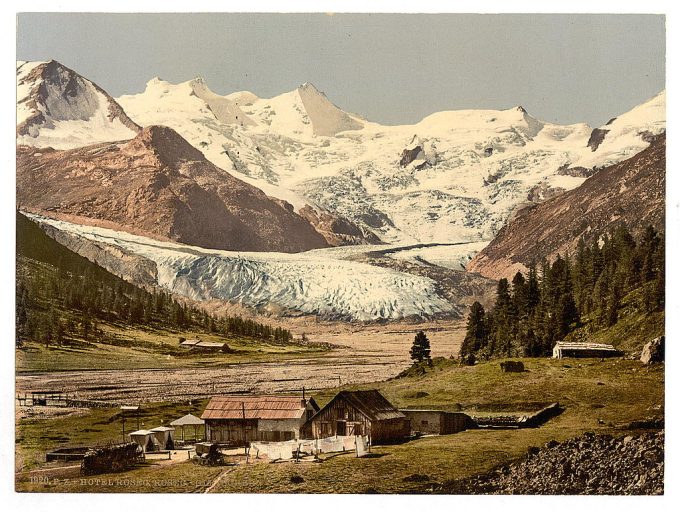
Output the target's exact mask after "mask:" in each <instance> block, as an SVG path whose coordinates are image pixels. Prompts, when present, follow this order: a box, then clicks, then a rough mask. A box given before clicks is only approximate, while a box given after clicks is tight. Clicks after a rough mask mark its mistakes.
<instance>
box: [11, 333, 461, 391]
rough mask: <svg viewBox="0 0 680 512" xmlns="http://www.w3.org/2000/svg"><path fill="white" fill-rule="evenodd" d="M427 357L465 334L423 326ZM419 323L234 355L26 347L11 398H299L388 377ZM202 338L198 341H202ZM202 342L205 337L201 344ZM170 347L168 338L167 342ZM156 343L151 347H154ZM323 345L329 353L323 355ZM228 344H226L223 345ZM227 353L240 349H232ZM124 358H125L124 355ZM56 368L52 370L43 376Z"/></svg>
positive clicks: (454, 347)
mask: <svg viewBox="0 0 680 512" xmlns="http://www.w3.org/2000/svg"><path fill="white" fill-rule="evenodd" d="M428 325H429V329H426V331H427V335H428V337H429V338H430V342H431V344H432V355H433V356H435V357H437V356H442V357H449V356H451V355H453V354H457V353H458V350H459V348H460V343H461V342H462V339H463V337H464V336H465V325H464V324H463V323H462V322H460V321H457V322H441V323H437V324H428ZM421 328H423V326H421V325H419V324H408V323H401V324H389V325H365V326H358V325H354V326H352V325H348V324H341V323H338V324H316V325H314V324H308V325H306V326H305V329H306V331H307V334H306V336H307V337H308V339H309V342H310V344H309V345H308V346H307V347H305V346H300V345H289V346H286V345H277V346H259V345H257V346H253V347H243V351H242V352H241V353H237V354H219V355H213V356H197V357H194V358H188V357H172V356H165V357H161V356H158V355H157V354H153V353H146V352H145V353H142V354H141V355H140V354H139V353H138V352H137V351H132V350H130V349H128V350H127V352H124V353H123V352H121V350H123V349H121V348H119V347H110V346H107V347H104V349H105V351H104V352H103V353H102V352H100V351H97V350H94V351H90V353H89V354H74V353H72V351H71V350H70V349H64V350H60V349H58V348H53V349H45V348H44V347H33V350H34V352H29V353H26V351H25V350H22V351H17V369H18V373H17V377H16V388H17V393H18V394H23V393H28V392H30V391H37V390H44V389H54V388H55V387H56V388H57V389H58V390H61V391H64V392H65V393H68V394H71V395H72V394H76V395H77V396H78V398H80V399H89V400H110V401H121V400H128V401H133V402H135V403H137V402H149V401H156V400H161V399H162V400H182V399H185V398H186V397H197V396H198V397H200V396H209V395H211V394H212V393H226V392H259V393H282V392H299V391H300V390H301V389H302V386H305V387H306V389H308V390H315V389H323V388H329V387H335V386H337V385H338V384H340V385H347V384H357V383H365V382H375V381H381V380H385V379H388V378H390V377H392V376H394V375H396V374H398V373H399V372H400V371H402V370H403V369H404V368H406V367H408V366H409V364H410V359H409V349H410V347H411V344H412V342H413V338H414V336H415V334H416V332H417V331H418V330H420V329H421ZM202 338H203V336H202ZM206 339H209V338H206ZM166 342H168V343H169V342H173V343H174V342H175V338H174V337H173V338H172V341H166ZM157 343H158V341H157ZM328 344H330V345H331V346H332V348H330V349H323V347H327V346H328ZM230 346H231V342H230ZM234 348H242V347H240V346H239V345H235V346H234ZM125 356H128V357H125ZM45 368H58V369H59V370H60V371H44V369H45Z"/></svg>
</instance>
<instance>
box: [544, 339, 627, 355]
mask: <svg viewBox="0 0 680 512" xmlns="http://www.w3.org/2000/svg"><path fill="white" fill-rule="evenodd" d="M620 355H621V352H620V351H618V350H616V349H615V348H614V346H613V345H609V344H606V343H588V342H575V341H558V342H557V343H555V346H554V347H553V359H562V358H563V357H615V356H620Z"/></svg>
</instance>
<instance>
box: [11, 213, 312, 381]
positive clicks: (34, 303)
mask: <svg viewBox="0 0 680 512" xmlns="http://www.w3.org/2000/svg"><path fill="white" fill-rule="evenodd" d="M16 250H17V260H16V272H17V281H16V301H17V311H16V359H17V370H18V371H48V370H69V369H89V368H100V369H118V368H155V367H173V366H188V365H193V364H208V363H220V362H222V363H226V362H238V361H244V360H258V359H271V358H278V357H280V356H281V355H286V356H295V355H296V354H301V353H309V352H317V351H321V350H325V347H324V346H321V345H313V344H299V343H294V342H293V341H292V335H291V333H290V332H289V331H287V330H285V329H281V328H278V327H277V328H272V327H270V326H268V325H265V324H261V323H258V322H254V321H252V320H244V319H241V318H239V317H217V316H213V315H210V314H208V313H206V312H205V311H203V310H201V309H198V308H193V307H189V306H187V305H186V304H182V303H180V302H178V301H177V300H175V299H174V298H172V297H171V296H170V295H168V294H166V293H164V292H162V291H157V290H154V291H151V292H150V291H148V290H144V289H142V288H139V287H137V286H134V285H132V284H130V283H128V282H126V281H124V280H123V279H120V278H119V277H117V276H115V275H113V274H111V273H109V272H108V271H106V270H105V269H103V268H101V267H99V266H98V265H96V264H94V263H92V262H90V261H89V260H87V259H86V258H83V257H82V256H80V255H78V254H76V253H74V252H72V251H70V250H69V249H67V248H66V247H64V246H62V245H60V244H59V243H57V242H56V241H55V240H53V239H52V238H50V237H49V236H47V235H46V234H45V233H44V232H43V231H42V230H41V229H40V228H39V227H38V226H37V225H36V224H35V223H33V222H32V221H30V220H28V219H27V218H26V217H24V216H23V215H21V214H17V247H16ZM195 337H200V338H201V339H202V340H205V341H217V342H226V343H227V344H228V346H229V348H230V350H229V352H227V353H218V354H200V353H195V352H189V351H186V350H185V349H182V348H180V347H179V341H180V338H185V339H190V338H195Z"/></svg>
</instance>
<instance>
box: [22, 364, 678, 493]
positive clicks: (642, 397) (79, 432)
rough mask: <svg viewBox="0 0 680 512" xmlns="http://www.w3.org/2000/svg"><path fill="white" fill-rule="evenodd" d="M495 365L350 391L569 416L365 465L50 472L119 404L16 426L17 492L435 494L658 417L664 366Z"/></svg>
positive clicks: (170, 410) (161, 411)
mask: <svg viewBox="0 0 680 512" xmlns="http://www.w3.org/2000/svg"><path fill="white" fill-rule="evenodd" d="M499 362H500V361H493V362H489V363H484V364H480V365H477V366H474V367H458V366H457V365H456V364H455V363H454V362H453V361H450V360H446V359H440V360H437V361H436V363H435V365H434V366H433V367H432V368H428V369H427V370H426V371H425V372H424V373H422V372H410V374H409V376H407V377H403V378H398V379H390V380H387V381H382V382H373V383H368V384H364V385H357V386H349V387H351V388H378V389H379V390H380V391H381V392H382V393H383V394H384V395H385V396H386V397H387V398H388V399H389V400H390V401H391V402H392V403H394V404H395V405H397V406H400V407H404V406H412V407H430V406H434V407H437V406H438V407H444V408H456V409H458V408H460V409H462V410H463V411H465V412H468V413H469V414H472V415H475V414H477V415H480V414H482V415H483V414H485V413H493V412H497V411H506V412H512V411H526V410H528V409H531V408H534V407H535V406H536V404H539V403H546V402H552V401H559V402H560V404H561V405H562V407H564V412H563V413H562V414H560V415H559V416H557V417H555V418H553V419H551V420H550V421H548V422H547V423H545V424H544V425H542V426H540V427H538V428H533V429H514V430H495V429H492V430H488V429H479V430H468V431H464V432H460V433H457V434H452V435H446V436H432V437H424V438H420V439H416V440H412V441H409V442H406V443H403V444H399V445H392V446H378V447H374V448H373V450H372V453H373V455H372V457H368V458H362V459H357V458H355V457H353V456H352V455H351V454H345V455H339V456H334V457H329V458H327V459H325V460H324V461H323V462H321V463H298V464H296V463H294V462H285V463H275V464H271V463H265V462H262V461H256V463H251V464H241V465H238V466H228V467H222V468H215V467H207V466H197V465H195V464H193V463H191V462H189V461H186V462H181V461H179V462H178V463H174V464H169V463H167V462H161V461H147V462H146V463H145V464H144V465H143V466H140V467H138V468H136V469H133V470H130V471H127V472H124V473H118V474H107V475H99V476H98V477H93V478H85V479H84V478H80V477H79V475H78V470H77V467H76V468H72V467H71V468H69V467H66V468H52V469H50V466H49V465H46V464H45V463H44V462H41V460H44V458H43V457H44V453H45V451H46V450H49V449H52V448H55V447H57V446H61V445H64V444H69V445H75V444H87V443H92V442H93V441H94V440H97V439H99V440H101V439H103V438H109V439H112V438H115V437H116V436H119V435H120V418H119V416H118V414H119V413H118V411H117V409H92V410H82V411H70V412H69V413H67V415H65V416H63V415H62V416H53V415H52V416H43V417H41V416H35V415H33V416H24V417H20V418H18V419H17V474H16V488H17V490H18V491H33V492H205V491H206V490H210V492H248V493H253V492H265V493H272V492H311V493H327V492H334V493H372V492H379V493H404V492H430V490H431V489H433V488H440V487H441V486H440V484H445V483H446V482H449V481H451V480H456V479H460V478H465V477H469V476H471V475H474V474H478V473H482V472H486V471H489V470H491V469H492V468H494V467H496V466H498V465H499V464H502V463H505V462H509V461H512V460H515V459H518V458H520V457H522V456H524V455H525V454H526V452H527V450H529V448H530V447H540V446H542V445H544V444H546V443H548V442H549V441H553V440H556V441H563V440H566V439H569V438H572V437H575V436H578V435H581V434H583V433H584V432H594V433H597V434H613V435H616V436H624V435H628V434H631V433H636V432H638V431H639V425H634V424H633V425H631V422H635V421H639V420H643V419H646V418H650V417H656V418H663V414H664V410H663V407H664V365H663V364H658V365H652V366H643V365H642V364H641V363H640V362H639V361H637V360H627V359H620V358H617V359H609V360H604V361H601V360H599V359H562V360H553V359H523V362H524V365H525V368H526V371H525V372H523V373H516V374H513V373H502V372H501V370H500V367H499ZM343 388H347V386H343ZM336 391H337V389H326V390H323V391H319V392H315V393H314V396H315V398H318V401H319V403H320V404H321V405H323V404H324V403H325V402H327V401H328V400H329V399H330V397H331V396H333V394H334V393H335V392H336ZM204 405H205V401H201V400H198V401H192V402H186V401H185V402H182V403H149V404H146V405H145V408H146V409H147V411H146V412H145V414H146V416H145V419H144V421H145V422H146V423H147V425H151V424H155V423H157V422H158V421H161V420H162V419H166V420H167V419H168V418H174V417H179V416H180V415H182V414H186V413H188V412H192V413H194V414H196V413H200V411H201V410H202V408H203V407H204ZM180 458H181V454H180ZM38 470H46V471H38ZM292 477H296V478H292ZM298 477H299V478H298ZM293 482H297V483H293Z"/></svg>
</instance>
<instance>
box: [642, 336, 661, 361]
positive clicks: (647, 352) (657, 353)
mask: <svg viewBox="0 0 680 512" xmlns="http://www.w3.org/2000/svg"><path fill="white" fill-rule="evenodd" d="M665 343H666V337H665V336H659V337H658V338H654V339H653V340H652V341H650V342H649V343H647V344H646V345H645V347H644V348H643V349H642V354H640V361H642V363H643V364H651V363H662V362H663V361H664V351H665V349H664V345H665Z"/></svg>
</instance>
